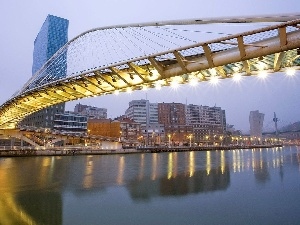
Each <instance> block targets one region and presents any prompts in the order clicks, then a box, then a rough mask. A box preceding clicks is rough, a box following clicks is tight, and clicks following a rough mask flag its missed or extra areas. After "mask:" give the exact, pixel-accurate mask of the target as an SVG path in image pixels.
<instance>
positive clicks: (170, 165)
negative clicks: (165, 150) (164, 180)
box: [168, 153, 173, 180]
mask: <svg viewBox="0 0 300 225" xmlns="http://www.w3.org/2000/svg"><path fill="white" fill-rule="evenodd" d="M172 175H173V154H172V153H169V155H168V180H169V179H171V177H172Z"/></svg>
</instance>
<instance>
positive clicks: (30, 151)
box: [0, 145, 282, 157]
mask: <svg viewBox="0 0 300 225" xmlns="http://www.w3.org/2000/svg"><path fill="white" fill-rule="evenodd" d="M273 147H282V145H233V146H197V147H188V146H179V147H173V146H172V147H168V146H157V147H150V146H149V147H132V148H124V149H123V148H121V149H100V148H97V147H90V146H89V147H82V146H80V147H76V146H72V147H56V148H43V147H42V148H39V149H35V148H30V147H26V148H25V147H23V148H20V147H12V148H11V147H0V157H26V156H75V155H109V154H137V153H162V152H185V151H186V152H187V151H216V150H236V149H259V148H273Z"/></svg>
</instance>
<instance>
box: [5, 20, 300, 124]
mask: <svg viewBox="0 0 300 225" xmlns="http://www.w3.org/2000/svg"><path fill="white" fill-rule="evenodd" d="M294 17H297V18H299V17H300V16H291V17H275V18H273V19H272V21H282V20H287V19H291V18H293V19H294ZM283 18H284V19H283ZM256 20H259V19H256ZM256 20H255V19H254V18H239V19H237V18H222V19H215V20H185V21H167V22H158V23H146V24H131V25H122V26H113V27H104V28H97V29H93V30H89V31H86V32H84V33H82V34H80V35H78V36H77V37H75V38H74V39H72V40H71V41H69V42H68V43H67V44H66V45H65V46H63V47H62V48H61V49H60V50H59V51H58V52H57V53H56V54H55V55H54V56H53V57H52V58H51V59H49V60H48V61H47V62H46V63H45V65H44V66H43V67H42V68H41V69H40V70H39V71H38V72H37V73H36V74H35V75H34V76H33V77H32V78H31V79H29V81H28V82H27V83H26V84H25V85H24V86H23V88H22V89H21V90H20V91H18V92H17V93H16V94H15V95H14V96H12V98H11V99H9V100H8V101H7V102H5V103H4V104H3V105H1V106H0V128H2V129H8V128H15V127H16V126H17V124H18V122H19V121H20V120H22V119H23V118H24V117H26V116H27V115H29V114H31V113H33V112H36V111H38V110H40V109H43V108H46V107H49V106H51V105H54V104H58V103H62V102H67V101H71V100H77V99H81V98H85V97H93V96H101V95H107V94H112V93H119V92H126V91H134V90H141V89H143V88H145V87H148V88H154V87H160V86H169V85H171V84H172V83H178V84H180V83H187V82H190V81H192V80H194V81H196V82H202V81H208V80H211V79H215V78H218V79H225V78H232V77H233V76H234V74H236V73H238V74H240V75H243V76H250V75H257V74H259V72H260V71H261V70H264V71H268V72H278V71H283V70H285V69H286V68H290V67H294V68H296V69H299V64H300V58H299V55H300V51H299V47H300V26H299V23H300V19H297V20H292V21H288V22H284V23H280V24H276V25H272V26H268V27H264V28H260V29H256V30H251V31H247V32H243V33H238V34H234V35H226V36H224V37H220V38H216V39H212V40H210V41H205V42H197V41H194V40H191V39H190V38H189V37H187V36H182V35H181V36H179V35H174V34H173V36H172V37H170V39H169V38H167V37H165V36H162V34H161V32H162V31H165V30H166V29H167V28H169V27H167V28H166V27H165V26H167V25H168V26H169V25H178V24H182V25H191V24H193V25H195V24H205V23H209V22H214V23H215V22H219V23H222V22H231V23H237V22H241V21H243V22H253V21H254V22H256ZM260 20H261V21H266V20H271V19H270V18H269V17H267V18H264V19H262V18H261V19H260ZM146 28H147V29H146ZM154 31H155V32H154ZM167 33H168V34H170V31H169V30H167ZM171 33H172V32H171ZM113 35H115V36H113ZM175 36H176V39H178V40H179V42H175V41H174V38H175ZM104 37H109V38H110V40H112V41H113V43H115V45H112V44H111V43H112V42H109V41H106V40H105V39H104ZM137 37H139V38H137ZM101 38H102V39H101ZM117 38H119V39H120V40H121V41H120V42H121V43H122V44H123V45H122V48H120V43H119V42H118V40H119V39H117ZM122 38H123V39H122ZM130 38H135V41H132V40H131V39H130ZM171 39H172V40H171ZM125 40H126V41H127V42H126V43H127V45H124V43H123V42H124V41H125ZM162 40H163V42H162ZM95 49H96V50H95ZM103 49H106V51H99V50H103ZM58 74H59V76H57V75H58Z"/></svg>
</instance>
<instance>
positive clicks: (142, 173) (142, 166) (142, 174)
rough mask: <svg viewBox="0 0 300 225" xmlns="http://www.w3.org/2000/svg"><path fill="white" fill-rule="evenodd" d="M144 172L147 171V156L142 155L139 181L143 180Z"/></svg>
mask: <svg viewBox="0 0 300 225" xmlns="http://www.w3.org/2000/svg"><path fill="white" fill-rule="evenodd" d="M144 171H145V155H144V154H142V155H141V161H140V172H139V180H142V179H143V177H144Z"/></svg>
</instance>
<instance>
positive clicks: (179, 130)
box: [158, 102, 192, 145]
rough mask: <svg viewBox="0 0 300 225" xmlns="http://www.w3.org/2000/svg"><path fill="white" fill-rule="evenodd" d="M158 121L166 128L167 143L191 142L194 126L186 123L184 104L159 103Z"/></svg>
mask: <svg viewBox="0 0 300 225" xmlns="http://www.w3.org/2000/svg"><path fill="white" fill-rule="evenodd" d="M158 122H159V123H160V124H163V125H164V128H165V137H164V141H165V144H168V145H183V144H186V143H188V142H189V137H190V135H191V134H192V127H191V126H189V125H187V124H186V114H185V105H184V104H182V103H174V102H173V103H158Z"/></svg>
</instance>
